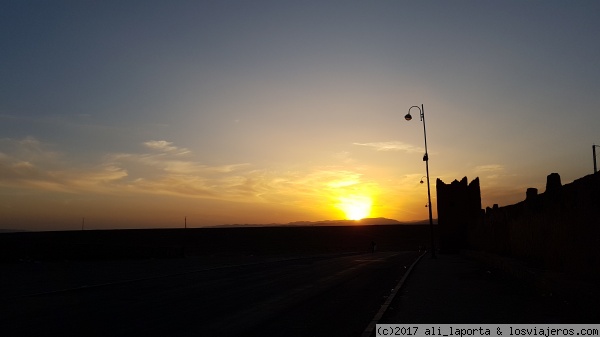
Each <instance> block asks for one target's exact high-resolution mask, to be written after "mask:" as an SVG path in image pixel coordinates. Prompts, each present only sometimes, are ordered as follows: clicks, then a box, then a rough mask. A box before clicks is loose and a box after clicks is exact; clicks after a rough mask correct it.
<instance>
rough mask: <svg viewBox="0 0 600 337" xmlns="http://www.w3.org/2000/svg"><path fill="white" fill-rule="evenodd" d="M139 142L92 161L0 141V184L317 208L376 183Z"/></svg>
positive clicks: (333, 171) (348, 173)
mask: <svg viewBox="0 0 600 337" xmlns="http://www.w3.org/2000/svg"><path fill="white" fill-rule="evenodd" d="M142 144H143V147H142V150H141V151H138V152H130V153H110V154H106V155H105V156H103V157H101V158H100V157H99V158H98V159H97V161H96V162H86V163H81V162H77V161H76V160H72V159H73V158H69V156H68V155H67V154H64V153H60V152H56V151H53V150H51V148H52V146H50V145H49V144H44V143H43V142H41V141H38V140H37V139H34V138H25V139H21V140H12V139H11V140H6V139H5V140H0V187H1V186H4V187H10V188H12V189H24V190H29V191H39V192H45V191H46V192H48V191H49V192H59V193H69V194H86V195H94V194H98V195H118V196H124V195H158V196H176V197H182V198H210V199H219V200H227V201H235V202H259V203H274V204H280V205H286V206H291V207H293V208H295V209H313V210H322V209H323V208H324V207H325V206H324V205H327V204H332V203H333V202H334V200H336V198H339V197H340V196H343V195H349V194H361V193H363V192H364V194H366V195H368V194H370V193H371V192H373V191H374V190H377V189H378V185H377V183H375V182H374V181H373V180H370V179H368V178H366V177H365V176H364V173H363V172H360V170H359V171H357V170H356V169H348V168H346V167H343V166H313V167H306V168H302V169H300V170H287V169H285V168H273V167H270V168H268V169H267V168H257V167H255V166H254V165H252V164H250V163H232V164H224V165H206V164H204V163H202V162H200V161H198V160H197V158H195V156H194V153H193V152H192V151H190V150H188V149H185V148H183V147H179V146H177V145H176V144H174V143H172V142H169V141H166V140H163V141H148V142H144V143H142ZM182 154H185V155H182ZM345 157H346V154H344V155H342V158H345Z"/></svg>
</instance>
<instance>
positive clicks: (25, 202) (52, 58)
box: [0, 0, 600, 230]
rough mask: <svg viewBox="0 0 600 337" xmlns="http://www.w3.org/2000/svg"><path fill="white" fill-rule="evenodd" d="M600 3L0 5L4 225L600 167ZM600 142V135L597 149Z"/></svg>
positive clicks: (347, 209) (404, 201)
mask: <svg viewBox="0 0 600 337" xmlns="http://www.w3.org/2000/svg"><path fill="white" fill-rule="evenodd" d="M599 37H600V2H599V1H420V0H419V1H401V0H394V1H392V0H389V1H349V0H344V1H327V0H317V1H312V0H308V1H281V0H279V1H226V0H224V1H154V0H146V1H24V0H8V1H2V2H1V3H0V229H7V228H11V229H26V230H57V229H58V230H65V229H79V228H80V227H81V223H82V218H84V217H85V226H86V228H90V229H106V228H142V227H146V228H149V227H181V226H183V224H184V218H185V217H187V224H188V226H190V227H200V226H207V225H217V224H236V223H237V224H246V223H257V224H258V223H286V222H291V221H300V220H306V221H316V220H324V219H344V218H349V217H352V216H353V215H351V214H366V216H368V217H386V218H392V219H397V220H400V221H410V220H423V219H426V218H427V217H428V213H427V208H425V207H424V206H425V204H426V203H427V186H426V184H420V183H419V182H420V180H421V178H422V177H423V176H425V163H424V162H423V161H422V156H423V153H424V144H423V124H422V123H421V122H420V121H419V117H418V110H416V109H413V110H412V114H413V120H412V121H410V122H407V121H405V120H404V115H405V114H406V113H407V112H408V109H409V107H410V106H413V105H421V104H423V105H424V108H425V117H426V123H427V124H426V126H427V140H428V149H429V157H430V161H429V166H430V176H431V183H432V197H433V210H434V217H435V216H436V212H435V210H436V199H435V179H436V178H441V179H442V180H444V181H445V182H451V181H452V180H454V179H459V180H460V179H461V178H462V177H464V176H467V177H468V178H469V181H470V180H472V179H473V178H475V177H479V178H480V181H481V192H482V203H483V205H482V206H483V207H486V206H492V205H493V204H495V203H497V204H500V205H501V206H502V205H507V204H512V203H516V202H519V201H521V200H523V199H524V198H525V190H526V188H528V187H536V188H538V189H539V190H540V192H543V191H544V189H545V183H546V176H547V175H548V174H550V173H552V172H557V173H559V174H560V175H561V177H562V182H563V184H564V183H569V182H571V181H573V180H575V179H577V178H579V177H582V176H584V175H587V174H591V173H592V172H593V162H592V144H594V143H596V144H600V132H599V127H600V111H599V107H600V42H599ZM599 153H600V149H599Z"/></svg>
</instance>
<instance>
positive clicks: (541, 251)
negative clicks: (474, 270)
mask: <svg viewBox="0 0 600 337" xmlns="http://www.w3.org/2000/svg"><path fill="white" fill-rule="evenodd" d="M475 182H476V186H477V187H476V188H475ZM453 184H454V186H453ZM471 185H473V187H472V188H471V187H470V186H471ZM471 185H469V187H466V178H463V180H462V181H461V182H456V181H455V182H453V183H452V184H449V185H446V184H444V183H443V182H442V181H440V180H438V188H437V190H438V215H439V219H438V223H439V225H440V226H439V227H440V235H441V237H440V246H441V247H440V248H442V247H444V248H448V247H451V248H453V249H450V250H449V251H452V250H456V249H457V248H458V249H460V248H468V249H474V250H479V251H484V252H489V253H494V254H500V255H504V256H510V257H515V258H518V259H520V260H523V261H525V262H527V263H528V264H529V265H530V266H533V267H540V268H544V269H550V270H555V271H561V272H570V273H577V274H581V275H582V276H594V277H600V174H593V175H588V176H585V177H582V178H580V179H577V180H575V181H574V182H572V183H570V184H566V185H562V184H561V182H560V176H559V175H558V174H556V173H553V174H551V175H549V176H548V179H547V185H546V191H545V192H544V193H541V194H538V193H537V190H536V189H528V190H527V192H526V199H525V200H524V201H522V202H519V203H516V204H514V205H508V206H503V207H498V205H494V207H493V208H489V207H488V208H487V209H485V211H484V210H478V212H477V214H475V212H474V210H473V209H474V207H475V204H476V201H477V200H479V203H481V201H480V200H481V199H480V198H478V196H479V180H478V179H475V180H474V181H473V182H472V183H471ZM465 190H466V191H470V193H471V194H470V195H469V194H467V193H466V192H465ZM475 193H477V194H478V196H475V195H474V194H475ZM457 203H464V205H462V206H461V205H457ZM479 208H481V206H479ZM442 242H444V244H443V245H442Z"/></svg>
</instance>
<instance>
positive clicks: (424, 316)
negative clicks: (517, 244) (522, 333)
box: [378, 254, 600, 324]
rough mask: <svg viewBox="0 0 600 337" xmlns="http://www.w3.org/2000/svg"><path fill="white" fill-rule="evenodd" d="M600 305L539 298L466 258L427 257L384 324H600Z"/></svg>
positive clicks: (518, 282)
mask: <svg viewBox="0 0 600 337" xmlns="http://www.w3.org/2000/svg"><path fill="white" fill-rule="evenodd" d="M599 308H600V304H599V303H598V302H594V301H591V300H589V299H588V300H584V301H583V302H582V301H581V300H573V299H568V298H559V297H558V296H555V295H551V294H539V292H537V291H535V289H532V288H531V287H530V286H527V285H525V284H524V282H521V281H519V280H518V279H515V278H512V277H508V276H506V274H504V273H501V272H499V271H497V270H493V269H490V267H488V265H486V264H483V263H481V262H477V261H475V260H472V259H469V258H466V257H464V256H462V255H459V254H456V255H445V254H438V255H437V259H432V258H431V255H429V254H427V255H425V256H423V258H421V260H420V261H419V262H418V263H417V264H416V265H415V267H414V268H413V270H412V272H411V274H410V275H409V276H408V278H407V279H406V281H405V282H404V284H403V286H402V288H401V289H400V291H399V292H398V294H397V295H396V297H395V298H394V300H393V301H392V303H391V305H390V307H389V308H388V310H387V311H386V313H385V314H384V315H383V317H382V319H381V320H380V321H379V322H378V323H379V324H384V323H415V324H423V323H438V324H450V323H464V324H474V323H479V324H486V323H487V324H493V323H515V324H517V323H521V324H526V323H599V322H600V310H599Z"/></svg>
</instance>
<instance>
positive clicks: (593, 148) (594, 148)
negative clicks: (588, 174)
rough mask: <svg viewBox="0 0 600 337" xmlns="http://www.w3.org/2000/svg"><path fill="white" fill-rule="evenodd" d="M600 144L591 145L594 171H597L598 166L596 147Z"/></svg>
mask: <svg viewBox="0 0 600 337" xmlns="http://www.w3.org/2000/svg"><path fill="white" fill-rule="evenodd" d="M599 146H600V145H596V144H594V145H592V154H593V155H594V173H596V172H598V166H597V165H596V148H597V147H599Z"/></svg>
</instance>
